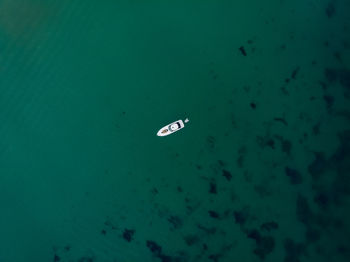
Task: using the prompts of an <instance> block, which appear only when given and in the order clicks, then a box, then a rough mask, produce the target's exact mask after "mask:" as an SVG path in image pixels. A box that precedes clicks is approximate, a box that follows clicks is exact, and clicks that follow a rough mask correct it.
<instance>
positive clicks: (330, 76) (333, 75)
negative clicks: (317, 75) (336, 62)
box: [323, 68, 337, 83]
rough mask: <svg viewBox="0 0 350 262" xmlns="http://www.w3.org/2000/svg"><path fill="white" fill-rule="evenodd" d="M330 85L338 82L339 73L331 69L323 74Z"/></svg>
mask: <svg viewBox="0 0 350 262" xmlns="http://www.w3.org/2000/svg"><path fill="white" fill-rule="evenodd" d="M323 74H324V76H325V77H326V79H327V81H328V82H329V83H333V82H335V81H336V80H337V71H336V70H334V69H331V68H326V69H325V70H324V72H323Z"/></svg>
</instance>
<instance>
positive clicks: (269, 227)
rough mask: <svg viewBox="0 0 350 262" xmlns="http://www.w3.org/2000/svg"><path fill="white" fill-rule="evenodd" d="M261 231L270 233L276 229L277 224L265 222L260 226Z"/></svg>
mask: <svg viewBox="0 0 350 262" xmlns="http://www.w3.org/2000/svg"><path fill="white" fill-rule="evenodd" d="M260 228H261V230H265V231H268V232H270V231H271V230H275V229H278V223H277V222H275V221H270V222H265V223H263V224H262V225H261V226H260Z"/></svg>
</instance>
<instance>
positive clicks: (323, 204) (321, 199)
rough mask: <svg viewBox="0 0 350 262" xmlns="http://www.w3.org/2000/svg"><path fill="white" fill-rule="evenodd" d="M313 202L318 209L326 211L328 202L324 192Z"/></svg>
mask: <svg viewBox="0 0 350 262" xmlns="http://www.w3.org/2000/svg"><path fill="white" fill-rule="evenodd" d="M314 202H315V203H316V204H317V205H318V207H319V208H322V209H326V208H327V207H328V204H329V202H330V199H329V196H328V194H327V193H326V192H320V193H318V194H317V195H316V196H315V197H314Z"/></svg>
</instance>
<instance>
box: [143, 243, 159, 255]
mask: <svg viewBox="0 0 350 262" xmlns="http://www.w3.org/2000/svg"><path fill="white" fill-rule="evenodd" d="M146 246H147V247H148V249H149V250H150V251H151V252H152V253H153V254H154V255H158V256H159V255H160V254H161V253H162V247H161V246H160V245H158V244H157V243H156V242H154V241H152V240H147V241H146Z"/></svg>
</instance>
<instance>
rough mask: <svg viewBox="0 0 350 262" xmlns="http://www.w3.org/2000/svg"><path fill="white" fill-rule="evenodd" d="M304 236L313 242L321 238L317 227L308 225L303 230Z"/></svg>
mask: <svg viewBox="0 0 350 262" xmlns="http://www.w3.org/2000/svg"><path fill="white" fill-rule="evenodd" d="M305 237H306V240H307V241H308V242H310V243H313V242H316V241H318V240H319V239H320V238H321V233H320V231H318V230H317V229H314V228H311V227H308V228H307V230H306V232H305Z"/></svg>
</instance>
